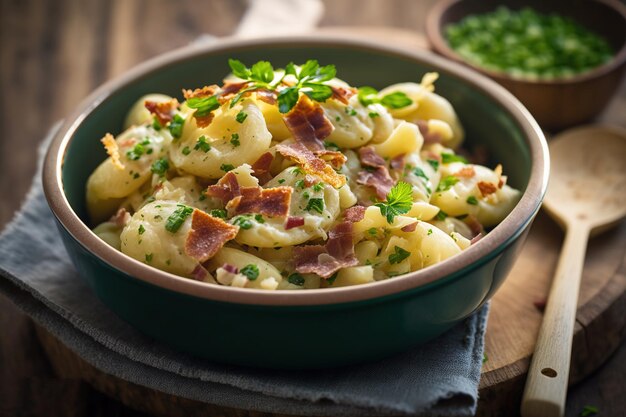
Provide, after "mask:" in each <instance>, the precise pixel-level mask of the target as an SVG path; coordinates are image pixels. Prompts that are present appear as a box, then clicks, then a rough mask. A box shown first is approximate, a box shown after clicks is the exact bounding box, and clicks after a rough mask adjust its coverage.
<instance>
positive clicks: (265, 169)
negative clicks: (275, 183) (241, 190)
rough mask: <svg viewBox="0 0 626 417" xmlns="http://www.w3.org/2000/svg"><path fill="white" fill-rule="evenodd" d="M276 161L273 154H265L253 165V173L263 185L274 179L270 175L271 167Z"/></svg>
mask: <svg viewBox="0 0 626 417" xmlns="http://www.w3.org/2000/svg"><path fill="white" fill-rule="evenodd" d="M273 160H274V155H272V153H271V152H265V153H264V154H263V155H261V156H260V157H259V159H257V160H256V161H255V162H254V163H253V164H252V173H253V174H254V176H255V177H257V178H258V179H259V183H260V184H261V185H263V184H265V183H266V182H268V181H269V180H271V179H272V175H271V174H270V166H271V165H272V161H273Z"/></svg>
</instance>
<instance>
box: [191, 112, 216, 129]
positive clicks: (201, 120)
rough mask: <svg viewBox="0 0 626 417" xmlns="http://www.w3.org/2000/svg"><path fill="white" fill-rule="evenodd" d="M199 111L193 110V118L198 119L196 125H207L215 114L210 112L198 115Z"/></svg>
mask: <svg viewBox="0 0 626 417" xmlns="http://www.w3.org/2000/svg"><path fill="white" fill-rule="evenodd" d="M196 113H198V112H197V111H195V112H193V118H194V119H196V126H198V127H207V126H208V125H210V124H211V122H212V121H213V117H214V114H213V112H210V113H208V114H206V115H204V116H196Z"/></svg>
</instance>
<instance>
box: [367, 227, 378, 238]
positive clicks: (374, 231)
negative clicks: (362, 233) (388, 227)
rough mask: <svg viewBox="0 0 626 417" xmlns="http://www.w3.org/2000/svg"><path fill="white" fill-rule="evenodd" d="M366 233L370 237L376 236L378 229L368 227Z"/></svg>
mask: <svg viewBox="0 0 626 417" xmlns="http://www.w3.org/2000/svg"><path fill="white" fill-rule="evenodd" d="M367 233H368V234H369V235H370V236H376V235H377V234H378V229H377V228H375V227H370V228H369V229H367Z"/></svg>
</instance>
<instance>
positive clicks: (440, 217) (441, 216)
mask: <svg viewBox="0 0 626 417" xmlns="http://www.w3.org/2000/svg"><path fill="white" fill-rule="evenodd" d="M447 217H448V213H446V212H445V211H443V210H441V209H439V213H437V215H436V216H435V218H436V219H437V220H445V219H446V218H447Z"/></svg>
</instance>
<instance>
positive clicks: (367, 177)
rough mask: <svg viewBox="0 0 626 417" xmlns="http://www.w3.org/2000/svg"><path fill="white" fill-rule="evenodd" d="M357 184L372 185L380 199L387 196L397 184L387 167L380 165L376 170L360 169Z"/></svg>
mask: <svg viewBox="0 0 626 417" xmlns="http://www.w3.org/2000/svg"><path fill="white" fill-rule="evenodd" d="M356 182H357V184H362V185H367V186H368V187H372V188H373V189H374V191H375V192H376V196H377V197H378V198H379V199H380V200H384V199H385V198H387V194H389V191H391V188H392V187H393V186H394V185H395V182H394V180H393V178H391V176H390V175H389V171H387V168H385V167H378V168H376V169H375V170H374V171H371V172H370V171H360V172H359V175H358V177H357V179H356Z"/></svg>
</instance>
